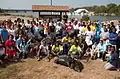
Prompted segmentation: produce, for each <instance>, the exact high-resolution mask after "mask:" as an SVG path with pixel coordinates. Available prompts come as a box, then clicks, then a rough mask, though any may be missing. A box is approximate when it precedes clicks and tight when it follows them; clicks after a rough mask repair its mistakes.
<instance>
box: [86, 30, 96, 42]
mask: <svg viewBox="0 0 120 79" xmlns="http://www.w3.org/2000/svg"><path fill="white" fill-rule="evenodd" d="M93 35H94V33H93V32H92V31H87V32H86V38H85V41H89V40H90V39H91V38H92V36H93Z"/></svg>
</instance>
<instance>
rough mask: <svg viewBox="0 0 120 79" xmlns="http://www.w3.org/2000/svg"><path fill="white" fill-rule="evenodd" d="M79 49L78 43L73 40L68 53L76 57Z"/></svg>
mask: <svg viewBox="0 0 120 79" xmlns="http://www.w3.org/2000/svg"><path fill="white" fill-rule="evenodd" d="M80 51H81V48H80V46H79V44H78V42H77V41H75V44H74V45H72V46H71V48H70V50H69V54H70V55H71V56H72V57H73V58H74V57H75V58H78V57H79V55H80Z"/></svg>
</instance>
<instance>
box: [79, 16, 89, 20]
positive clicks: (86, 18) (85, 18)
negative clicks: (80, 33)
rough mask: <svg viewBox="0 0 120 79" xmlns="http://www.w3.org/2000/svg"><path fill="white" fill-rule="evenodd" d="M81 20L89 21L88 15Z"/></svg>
mask: <svg viewBox="0 0 120 79" xmlns="http://www.w3.org/2000/svg"><path fill="white" fill-rule="evenodd" d="M81 20H82V21H88V20H90V18H89V16H88V15H84V16H83V17H82V19H81Z"/></svg>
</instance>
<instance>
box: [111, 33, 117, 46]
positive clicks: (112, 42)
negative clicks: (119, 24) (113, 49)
mask: <svg viewBox="0 0 120 79" xmlns="http://www.w3.org/2000/svg"><path fill="white" fill-rule="evenodd" d="M116 37H117V34H116V33H110V34H109V38H116ZM109 42H110V44H112V45H116V42H117V39H116V40H109Z"/></svg>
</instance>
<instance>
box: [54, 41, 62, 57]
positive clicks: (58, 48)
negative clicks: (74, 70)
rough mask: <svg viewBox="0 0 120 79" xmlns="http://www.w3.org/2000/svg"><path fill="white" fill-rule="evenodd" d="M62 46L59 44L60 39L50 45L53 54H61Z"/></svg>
mask: <svg viewBox="0 0 120 79" xmlns="http://www.w3.org/2000/svg"><path fill="white" fill-rule="evenodd" d="M62 52H63V47H62V46H61V44H60V41H57V42H56V43H55V45H53V46H52V54H53V55H54V56H59V55H62Z"/></svg>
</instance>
